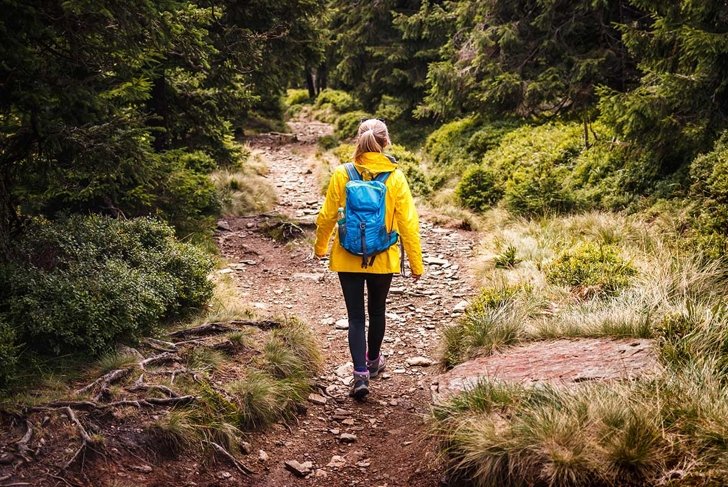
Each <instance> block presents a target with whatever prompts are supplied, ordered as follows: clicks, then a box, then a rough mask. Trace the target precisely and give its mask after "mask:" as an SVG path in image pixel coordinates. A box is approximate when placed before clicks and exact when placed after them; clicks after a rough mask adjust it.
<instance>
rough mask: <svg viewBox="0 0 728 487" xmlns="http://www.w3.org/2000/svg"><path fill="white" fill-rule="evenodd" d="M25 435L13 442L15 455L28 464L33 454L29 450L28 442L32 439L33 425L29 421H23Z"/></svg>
mask: <svg viewBox="0 0 728 487" xmlns="http://www.w3.org/2000/svg"><path fill="white" fill-rule="evenodd" d="M25 428H26V430H25V434H24V435H23V437H22V438H21V439H19V440H18V441H16V442H15V449H16V452H17V455H18V456H20V457H21V458H22V459H23V460H25V461H26V462H30V457H31V456H32V455H33V454H34V452H33V450H31V448H30V446H29V445H30V440H32V439H33V423H31V422H30V420H27V419H26V420H25Z"/></svg>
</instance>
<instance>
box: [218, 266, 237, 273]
mask: <svg viewBox="0 0 728 487" xmlns="http://www.w3.org/2000/svg"><path fill="white" fill-rule="evenodd" d="M232 271H233V270H232V269H231V268H229V267H226V268H224V269H220V270H219V271H217V273H218V274H230V273H231V272H232Z"/></svg>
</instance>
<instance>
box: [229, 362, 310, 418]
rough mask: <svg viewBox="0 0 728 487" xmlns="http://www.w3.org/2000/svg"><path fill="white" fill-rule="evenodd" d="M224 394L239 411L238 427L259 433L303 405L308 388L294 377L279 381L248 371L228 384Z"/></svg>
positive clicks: (302, 380) (265, 373)
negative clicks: (226, 393) (230, 398)
mask: <svg viewBox="0 0 728 487" xmlns="http://www.w3.org/2000/svg"><path fill="white" fill-rule="evenodd" d="M227 390H228V392H229V393H230V394H231V395H232V396H233V397H234V398H235V401H236V404H237V406H238V408H239V421H240V424H241V425H242V426H243V427H245V428H249V429H260V428H262V427H264V426H267V425H269V424H271V423H274V422H275V421H278V420H279V419H282V418H287V417H289V416H290V415H291V414H292V413H293V412H294V411H295V408H296V406H297V405H299V404H302V403H303V402H304V401H305V399H306V397H307V395H308V393H309V391H310V384H309V383H308V381H307V380H305V379H302V378H298V377H296V378H288V379H280V378H277V377H275V376H273V375H271V374H269V373H268V372H264V371H260V370H251V371H250V372H249V373H248V375H247V376H246V377H245V378H244V379H241V380H239V381H236V382H233V383H231V384H229V385H228V386H227Z"/></svg>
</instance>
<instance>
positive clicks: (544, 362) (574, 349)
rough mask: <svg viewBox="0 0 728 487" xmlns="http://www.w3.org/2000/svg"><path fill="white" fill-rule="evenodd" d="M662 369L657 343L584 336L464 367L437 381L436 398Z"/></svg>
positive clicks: (536, 344)
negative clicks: (489, 383)
mask: <svg viewBox="0 0 728 487" xmlns="http://www.w3.org/2000/svg"><path fill="white" fill-rule="evenodd" d="M659 370H660V366H659V364H658V361H657V356H656V354H655V350H654V347H653V341H652V340H648V339H619V340H617V339H603V338H586V339H573V340H553V341H540V342H532V343H528V344H524V345H519V346H515V347H511V348H507V349H505V350H503V351H501V352H499V353H495V354H493V355H490V356H488V357H479V358H476V359H473V360H470V361H468V362H465V363H462V364H460V365H458V366H456V367H454V368H453V369H451V370H449V371H448V372H446V373H444V374H441V375H439V376H437V377H436V378H435V379H434V380H433V387H432V396H433V400H434V401H435V402H436V403H437V402H442V401H443V400H446V399H447V398H449V397H451V396H452V395H454V394H457V393H460V392H462V391H464V390H467V389H470V388H472V387H473V386H475V385H476V384H477V383H478V382H479V381H482V380H495V381H504V382H515V383H521V384H551V385H573V384H577V383H581V382H585V381H605V380H622V379H635V378H639V377H645V376H650V375H654V374H656V373H657V372H658V371H659Z"/></svg>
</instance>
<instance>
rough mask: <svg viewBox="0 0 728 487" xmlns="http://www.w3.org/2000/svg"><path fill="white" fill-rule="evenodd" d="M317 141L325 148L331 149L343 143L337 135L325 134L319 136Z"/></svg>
mask: <svg viewBox="0 0 728 487" xmlns="http://www.w3.org/2000/svg"><path fill="white" fill-rule="evenodd" d="M316 142H317V143H318V145H319V147H321V148H322V149H323V150H331V149H333V148H334V147H337V146H338V145H339V144H340V143H341V142H340V141H339V138H338V137H336V136H335V135H324V136H323V137H319V138H318V140H317V141H316Z"/></svg>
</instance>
